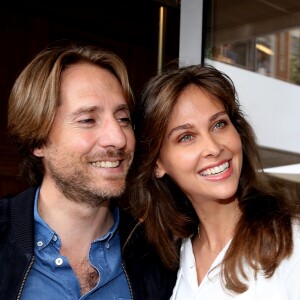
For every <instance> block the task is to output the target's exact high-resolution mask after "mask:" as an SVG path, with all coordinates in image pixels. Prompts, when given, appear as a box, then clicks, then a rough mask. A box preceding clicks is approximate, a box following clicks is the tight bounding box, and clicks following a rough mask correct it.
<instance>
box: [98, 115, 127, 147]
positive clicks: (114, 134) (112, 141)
mask: <svg viewBox="0 0 300 300" xmlns="http://www.w3.org/2000/svg"><path fill="white" fill-rule="evenodd" d="M98 140H99V144H100V145H101V147H103V148H107V147H113V148H116V149H122V148H124V147H125V146H126V143H127V137H126V135H125V133H124V128H123V127H121V125H120V123H119V122H118V120H116V119H115V118H113V117H111V118H107V119H106V120H105V121H104V122H103V124H102V126H101V130H100V134H99V138H98Z"/></svg>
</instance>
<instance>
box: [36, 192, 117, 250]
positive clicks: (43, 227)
mask: <svg viewBox="0 0 300 300" xmlns="http://www.w3.org/2000/svg"><path fill="white" fill-rule="evenodd" d="M39 193H40V187H38V188H37V190H36V193H35V198H34V212H33V215H34V226H35V243H36V245H37V247H38V248H39V249H42V248H44V247H46V246H47V245H48V244H49V243H50V242H51V241H53V242H55V243H57V245H58V247H60V238H59V236H58V235H57V234H56V232H55V231H53V230H52V229H51V228H50V227H49V225H48V224H47V223H46V222H45V221H44V220H43V219H42V217H41V216H40V215H39V213H38V200H39ZM112 213H113V218H114V224H113V225H112V226H111V228H110V229H109V231H108V232H107V233H106V234H104V235H103V236H101V237H100V238H98V239H96V240H95V241H94V242H100V241H107V242H109V241H110V240H111V239H112V237H113V236H114V235H115V234H116V232H117V229H118V226H119V220H120V213H119V209H118V208H117V207H113V208H112Z"/></svg>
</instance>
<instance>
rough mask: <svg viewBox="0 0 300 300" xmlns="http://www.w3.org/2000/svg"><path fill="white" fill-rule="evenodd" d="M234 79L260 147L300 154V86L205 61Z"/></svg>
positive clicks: (219, 63)
mask: <svg viewBox="0 0 300 300" xmlns="http://www.w3.org/2000/svg"><path fill="white" fill-rule="evenodd" d="M206 63H208V64H211V65H213V66H215V67H216V68H218V69H220V70H222V71H223V72H225V73H226V74H227V75H229V76H230V77H231V79H232V80H233V82H234V83H235V85H236V89H237V92H238V96H239V99H240V102H241V104H242V106H243V107H244V111H245V112H246V115H247V116H248V118H249V121H250V122H251V124H252V125H253V127H254V129H255V131H256V134H257V137H258V142H259V144H260V145H261V146H264V147H270V148H275V149H279V150H284V151H290V152H294V153H300V126H299V125H298V118H299V114H300V87H299V86H297V85H294V84H290V83H287V82H283V81H280V80H277V79H274V78H271V77H267V76H264V75H261V74H258V73H254V72H251V71H247V70H243V69H240V68H237V67H234V66H231V65H227V64H224V63H221V62H217V61H212V60H206Z"/></svg>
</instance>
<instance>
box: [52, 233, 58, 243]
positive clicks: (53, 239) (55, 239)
mask: <svg viewBox="0 0 300 300" xmlns="http://www.w3.org/2000/svg"><path fill="white" fill-rule="evenodd" d="M52 241H54V242H56V241H57V235H56V234H54V235H53V237H52Z"/></svg>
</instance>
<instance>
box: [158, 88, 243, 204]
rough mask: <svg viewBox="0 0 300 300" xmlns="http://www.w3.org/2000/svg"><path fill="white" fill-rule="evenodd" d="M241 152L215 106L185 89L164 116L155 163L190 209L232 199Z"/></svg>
mask: <svg viewBox="0 0 300 300" xmlns="http://www.w3.org/2000/svg"><path fill="white" fill-rule="evenodd" d="M242 161H243V152H242V144H241V140H240V136H239V134H238V132H237V131H236V129H235V127H234V126H233V124H232V123H231V121H230V119H229V117H228V115H227V113H226V111H225V108H224V105H223V104H222V103H221V101H219V100H216V99H213V98H212V96H210V95H209V94H208V93H206V92H203V91H202V90H201V89H200V88H199V87H197V86H196V85H190V86H188V87H187V88H186V89H185V90H184V91H183V93H182V94H181V95H180V97H179V98H178V100H177V104H176V105H175V107H174V109H173V111H172V112H171V115H170V120H169V124H168V127H167V131H166V134H165V136H164V140H163V145H162V148H161V150H160V155H159V159H158V161H157V170H156V171H157V172H158V174H159V176H163V175H164V174H168V175H169V176H170V177H171V178H172V179H173V181H174V182H176V183H177V185H178V186H179V187H180V188H181V189H182V191H183V192H184V193H185V194H186V195H187V196H188V197H189V199H190V200H191V202H192V203H195V202H196V203H197V202H199V201H203V200H213V201H219V200H221V201H222V200H229V199H231V198H232V197H235V194H236V191H237V187H238V183H239V178H240V174H241V168H242Z"/></svg>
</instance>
